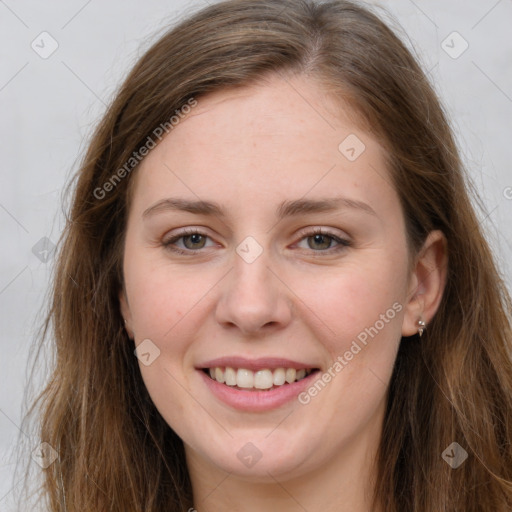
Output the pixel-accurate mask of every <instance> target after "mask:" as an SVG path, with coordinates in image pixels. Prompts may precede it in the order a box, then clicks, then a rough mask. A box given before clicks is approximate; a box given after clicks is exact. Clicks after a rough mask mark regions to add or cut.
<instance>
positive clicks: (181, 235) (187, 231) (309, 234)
mask: <svg viewBox="0 0 512 512" xmlns="http://www.w3.org/2000/svg"><path fill="white" fill-rule="evenodd" d="M191 235H200V236H202V237H205V238H210V237H209V236H208V235H207V234H205V233H203V232H201V231H199V230H196V229H185V230H183V231H182V232H181V233H178V234H176V235H174V236H173V237H172V238H169V239H168V240H166V241H164V242H163V243H162V246H163V247H164V248H166V249H168V250H170V251H172V252H175V253H177V254H183V255H187V256H190V255H193V254H196V253H198V252H200V251H201V250H202V249H203V248H201V249H186V250H184V249H180V248H178V247H176V246H173V244H174V243H176V242H177V241H178V240H180V239H181V238H186V237H188V236H191ZM316 235H322V236H326V237H328V238H331V239H332V240H333V241H335V242H336V243H337V244H339V245H338V246H337V247H334V248H328V249H324V250H318V251H315V250H313V249H311V250H312V251H313V252H314V253H320V254H321V253H329V254H332V253H333V252H334V253H337V252H339V251H342V250H343V249H345V248H347V247H350V246H351V245H352V243H351V242H350V241H349V240H346V239H344V238H340V237H339V236H336V235H335V234H333V233H330V232H329V231H326V230H324V229H322V228H314V229H312V230H311V231H307V232H303V233H302V234H301V239H300V241H302V240H304V239H307V238H310V237H314V236H316Z"/></svg>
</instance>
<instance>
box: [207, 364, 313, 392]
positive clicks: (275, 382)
mask: <svg viewBox="0 0 512 512" xmlns="http://www.w3.org/2000/svg"><path fill="white" fill-rule="evenodd" d="M202 371H203V372H204V373H205V374H206V375H207V376H208V377H209V378H210V379H211V380H214V381H215V382H217V383H219V384H224V385H225V386H229V387H230V388H232V389H236V390H240V391H267V392H268V391H272V390H275V389H279V388H283V387H286V386H289V385H291V384H293V383H295V382H299V381H301V380H303V379H305V378H307V377H309V375H311V374H312V373H315V372H317V371H319V369H318V368H284V367H279V368H261V369H259V370H250V369H248V368H234V367H231V366H213V367H208V368H202Z"/></svg>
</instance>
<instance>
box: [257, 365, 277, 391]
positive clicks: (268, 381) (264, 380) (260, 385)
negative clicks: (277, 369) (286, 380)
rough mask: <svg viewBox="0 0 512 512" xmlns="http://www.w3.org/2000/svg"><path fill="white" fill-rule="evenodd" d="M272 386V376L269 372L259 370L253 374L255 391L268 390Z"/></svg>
mask: <svg viewBox="0 0 512 512" xmlns="http://www.w3.org/2000/svg"><path fill="white" fill-rule="evenodd" d="M273 385H274V376H273V375H272V372H271V371H270V370H260V371H258V372H256V373H255V374H254V387H255V388H256V389H270V388H271V387H272V386H273Z"/></svg>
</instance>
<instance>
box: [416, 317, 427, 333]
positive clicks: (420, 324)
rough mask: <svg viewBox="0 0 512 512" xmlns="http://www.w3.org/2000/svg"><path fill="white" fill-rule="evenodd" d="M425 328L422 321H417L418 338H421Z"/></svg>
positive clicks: (425, 325)
mask: <svg viewBox="0 0 512 512" xmlns="http://www.w3.org/2000/svg"><path fill="white" fill-rule="evenodd" d="M426 327H427V324H426V323H425V322H424V321H423V320H422V319H420V320H418V334H419V336H420V338H421V337H422V336H423V333H424V332H425V328H426Z"/></svg>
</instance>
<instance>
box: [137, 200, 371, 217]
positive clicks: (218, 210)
mask: <svg viewBox="0 0 512 512" xmlns="http://www.w3.org/2000/svg"><path fill="white" fill-rule="evenodd" d="M343 208H348V209H353V210H358V211H361V212H363V213H367V214H370V215H373V216H375V217H377V214H376V212H375V210H374V209H373V208H372V207H371V206H370V205H369V204H367V203H365V202H363V201H359V200H356V199H349V198H346V197H330V198H323V199H295V200H293V201H283V202H282V203H281V204H280V205H279V206H278V207H277V209H276V217H277V218H278V219H279V220H282V219H284V218H286V217H293V216H297V215H301V214H306V213H322V212H333V211H336V210H339V209H343ZM167 211H184V212H189V213H194V214H196V215H206V216H216V217H220V218H225V217H226V213H225V211H224V209H223V208H222V206H220V205H219V204H218V203H215V202H212V201H202V200H198V201H191V200H189V199H182V198H166V199H162V200H160V201H158V202H157V203H155V204H154V205H153V206H150V207H149V208H148V209H147V210H145V211H144V213H143V214H142V217H143V218H144V219H146V218H148V217H150V216H152V215H154V214H156V213H160V212H167Z"/></svg>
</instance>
